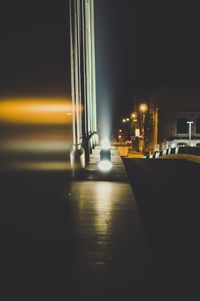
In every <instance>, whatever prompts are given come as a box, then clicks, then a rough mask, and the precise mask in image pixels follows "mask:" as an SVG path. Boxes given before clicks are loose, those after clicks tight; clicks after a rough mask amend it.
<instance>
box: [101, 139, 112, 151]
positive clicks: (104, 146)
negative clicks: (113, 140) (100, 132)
mask: <svg viewBox="0 0 200 301" xmlns="http://www.w3.org/2000/svg"><path fill="white" fill-rule="evenodd" d="M101 147H102V149H104V150H106V149H110V142H109V140H108V138H107V137H105V138H104V139H103V140H102V141H101Z"/></svg>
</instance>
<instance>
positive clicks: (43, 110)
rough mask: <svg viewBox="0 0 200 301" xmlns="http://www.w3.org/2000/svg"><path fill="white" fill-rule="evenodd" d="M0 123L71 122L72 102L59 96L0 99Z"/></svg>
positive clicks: (57, 123) (56, 123)
mask: <svg viewBox="0 0 200 301" xmlns="http://www.w3.org/2000/svg"><path fill="white" fill-rule="evenodd" d="M0 123H12V124H13V123H14V124H44V125H45V124H55V125H59V124H60V125H61V124H69V123H72V104H71V102H70V101H69V100H66V99H60V98H59V99H43V98H42V99H32V98H30V99H6V100H0Z"/></svg>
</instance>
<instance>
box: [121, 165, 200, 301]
mask: <svg viewBox="0 0 200 301" xmlns="http://www.w3.org/2000/svg"><path fill="white" fill-rule="evenodd" d="M124 163H125V166H126V168H127V170H128V175H129V179H130V181H131V185H132V189H133V191H134V194H135V196H136V201H137V204H138V207H139V210H140V214H141V217H142V220H143V223H144V226H145V231H146V233H147V237H148V241H149V245H150V248H151V253H152V258H153V260H154V264H155V267H156V274H157V281H158V287H157V297H158V300H183V299H184V300H192V301H193V300H200V293H199V279H200V266H199V254H200V240H199V229H200V219H199V215H200V202H199V200H200V199H199V196H200V185H199V176H200V165H199V164H196V163H194V162H189V161H187V160H175V159H174V160H145V159H134V160H133V159H124Z"/></svg>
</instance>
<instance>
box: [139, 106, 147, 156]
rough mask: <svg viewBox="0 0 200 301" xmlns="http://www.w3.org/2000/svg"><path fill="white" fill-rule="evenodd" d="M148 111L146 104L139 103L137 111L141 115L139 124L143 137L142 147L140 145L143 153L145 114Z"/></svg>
mask: <svg viewBox="0 0 200 301" xmlns="http://www.w3.org/2000/svg"><path fill="white" fill-rule="evenodd" d="M147 110H148V106H147V104H146V103H141V104H140V106H139V111H140V113H141V114H142V120H141V121H142V122H141V132H142V136H143V145H142V150H143V151H144V148H145V113H146V112H147Z"/></svg>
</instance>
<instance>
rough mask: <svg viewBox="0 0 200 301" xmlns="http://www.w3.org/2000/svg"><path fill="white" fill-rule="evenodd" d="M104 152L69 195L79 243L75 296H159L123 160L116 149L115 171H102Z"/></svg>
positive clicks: (75, 260) (94, 157) (73, 281)
mask: <svg viewBox="0 0 200 301" xmlns="http://www.w3.org/2000/svg"><path fill="white" fill-rule="evenodd" d="M99 151H100V149H99V148H96V149H95V151H94V152H93V155H92V157H91V158H92V159H91V163H90V164H89V166H88V179H86V180H83V181H75V182H72V183H71V187H70V192H69V194H68V198H67V202H69V206H70V214H71V220H72V227H73V237H74V241H75V242H76V243H75V247H73V250H74V252H73V255H72V258H71V260H72V262H73V268H72V271H73V277H71V284H72V287H74V290H73V300H81V299H80V298H81V296H82V297H83V298H84V300H137V301H140V300H155V298H154V297H153V287H154V285H155V284H154V276H153V270H152V266H151V259H150V255H149V251H148V247H147V242H146V237H145V233H144V228H143V224H142V222H141V219H140V216H139V213H138V208H137V205H136V201H135V197H134V195H133V193H132V190H131V186H130V184H129V181H128V177H127V173H126V171H125V168H124V165H123V162H122V160H121V157H120V156H119V154H118V153H117V150H116V149H115V148H112V149H111V152H112V162H113V169H112V171H111V172H110V173H109V174H107V175H105V174H104V175H102V174H100V173H99V171H97V163H98V161H99ZM71 300H72V299H71Z"/></svg>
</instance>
